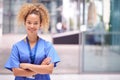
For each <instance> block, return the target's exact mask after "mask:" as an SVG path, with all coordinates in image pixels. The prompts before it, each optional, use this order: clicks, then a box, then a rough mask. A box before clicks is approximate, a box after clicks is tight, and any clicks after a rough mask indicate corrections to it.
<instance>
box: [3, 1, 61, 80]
mask: <svg viewBox="0 0 120 80" xmlns="http://www.w3.org/2000/svg"><path fill="white" fill-rule="evenodd" d="M18 22H19V24H23V25H24V26H25V28H26V32H27V36H26V37H25V38H24V39H23V40H21V41H19V42H17V43H16V44H14V45H13V47H12V50H11V55H10V57H9V59H8V61H7V63H6V65H5V68H7V69H9V70H11V71H12V72H13V74H14V75H15V80H50V77H49V74H51V73H52V71H53V69H54V67H55V66H56V63H58V62H59V61H60V59H59V57H58V55H57V53H56V51H55V49H54V48H53V46H52V44H51V43H50V42H48V41H45V40H44V39H42V38H40V37H39V36H38V30H39V29H42V28H44V29H47V28H48V26H49V15H48V11H47V9H46V8H45V6H44V5H42V4H40V3H39V4H32V3H27V4H24V5H23V6H22V7H21V9H20V11H19V13H18Z"/></svg>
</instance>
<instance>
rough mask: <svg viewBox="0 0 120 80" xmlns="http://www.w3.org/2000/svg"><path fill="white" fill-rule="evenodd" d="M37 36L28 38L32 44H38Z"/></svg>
mask: <svg viewBox="0 0 120 80" xmlns="http://www.w3.org/2000/svg"><path fill="white" fill-rule="evenodd" d="M37 38H38V37H37V36H28V40H29V42H30V43H36V42H37Z"/></svg>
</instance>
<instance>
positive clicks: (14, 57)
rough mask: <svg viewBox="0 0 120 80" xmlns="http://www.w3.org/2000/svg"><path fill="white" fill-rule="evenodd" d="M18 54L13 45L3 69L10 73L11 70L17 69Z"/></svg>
mask: <svg viewBox="0 0 120 80" xmlns="http://www.w3.org/2000/svg"><path fill="white" fill-rule="evenodd" d="M19 64H20V62H19V53H18V49H17V46H16V45H13V47H12V50H11V54H10V57H9V58H8V60H7V62H6V64H5V68H6V69H9V70H11V71H12V68H19Z"/></svg>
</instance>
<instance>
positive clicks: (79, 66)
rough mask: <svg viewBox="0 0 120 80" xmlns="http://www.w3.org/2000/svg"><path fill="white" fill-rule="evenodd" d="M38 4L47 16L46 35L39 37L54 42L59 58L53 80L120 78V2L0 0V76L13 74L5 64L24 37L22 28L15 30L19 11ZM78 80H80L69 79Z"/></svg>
mask: <svg viewBox="0 0 120 80" xmlns="http://www.w3.org/2000/svg"><path fill="white" fill-rule="evenodd" d="M39 2H40V3H43V4H44V5H45V6H46V7H47V8H48V10H49V14H50V26H49V30H48V32H42V31H40V32H39V35H40V37H42V38H44V39H46V40H47V41H50V42H52V43H53V45H54V47H55V49H56V51H57V52H58V54H59V56H60V58H61V62H60V63H59V64H58V66H57V67H56V68H55V70H54V72H53V75H58V76H57V77H55V76H52V77H53V78H54V77H55V78H56V79H58V80H59V78H58V77H59V75H61V76H64V74H66V75H70V74H74V75H73V76H74V77H76V75H78V76H81V74H85V75H86V74H90V75H92V76H93V75H94V74H98V76H99V74H101V75H103V74H107V76H110V74H115V76H116V75H119V73H120V5H119V4H120V0H0V74H2V75H8V74H9V75H11V74H12V73H11V72H10V71H8V70H6V69H5V68H4V64H5V62H6V61H7V59H8V57H9V55H10V51H11V47H12V45H13V44H14V43H15V42H17V41H19V40H21V39H23V38H24V37H25V36H26V32H25V29H24V26H21V27H18V25H17V22H16V15H17V13H18V10H19V8H20V7H21V5H22V4H24V3H39ZM87 76H88V75H87ZM0 77H2V76H0ZM100 77H101V76H100ZM103 77H105V76H103ZM2 78H3V77H2ZM55 78H54V79H55ZM64 78H65V77H64ZM89 78H90V77H88V79H89ZM105 78H106V77H105ZM114 78H115V77H114ZM3 79H4V78H3ZM61 79H63V78H61ZM65 79H67V78H65ZM77 79H78V80H79V79H81V78H80V77H76V78H74V79H71V80H77ZM93 79H94V78H93ZM93 79H92V80H93ZM98 79H99V77H98ZM98 79H97V80H98ZM119 79H120V77H117V78H116V79H111V78H110V79H108V78H107V79H104V80H119ZM95 80H96V79H95ZM100 80H103V79H100Z"/></svg>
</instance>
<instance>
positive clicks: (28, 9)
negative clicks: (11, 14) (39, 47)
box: [17, 3, 49, 30]
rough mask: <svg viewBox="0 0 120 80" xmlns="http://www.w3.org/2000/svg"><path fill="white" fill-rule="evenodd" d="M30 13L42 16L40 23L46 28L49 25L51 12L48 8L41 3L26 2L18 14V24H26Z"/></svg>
mask: <svg viewBox="0 0 120 80" xmlns="http://www.w3.org/2000/svg"><path fill="white" fill-rule="evenodd" d="M29 14H36V15H39V16H40V23H41V26H42V27H43V29H44V30H48V27H49V13H48V10H47V8H46V7H45V6H44V5H43V4H41V3H25V4H24V5H23V6H22V7H21V9H20V11H19V12H18V15H17V21H18V24H19V25H21V24H24V22H25V21H26V18H27V16H28V15H29Z"/></svg>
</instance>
